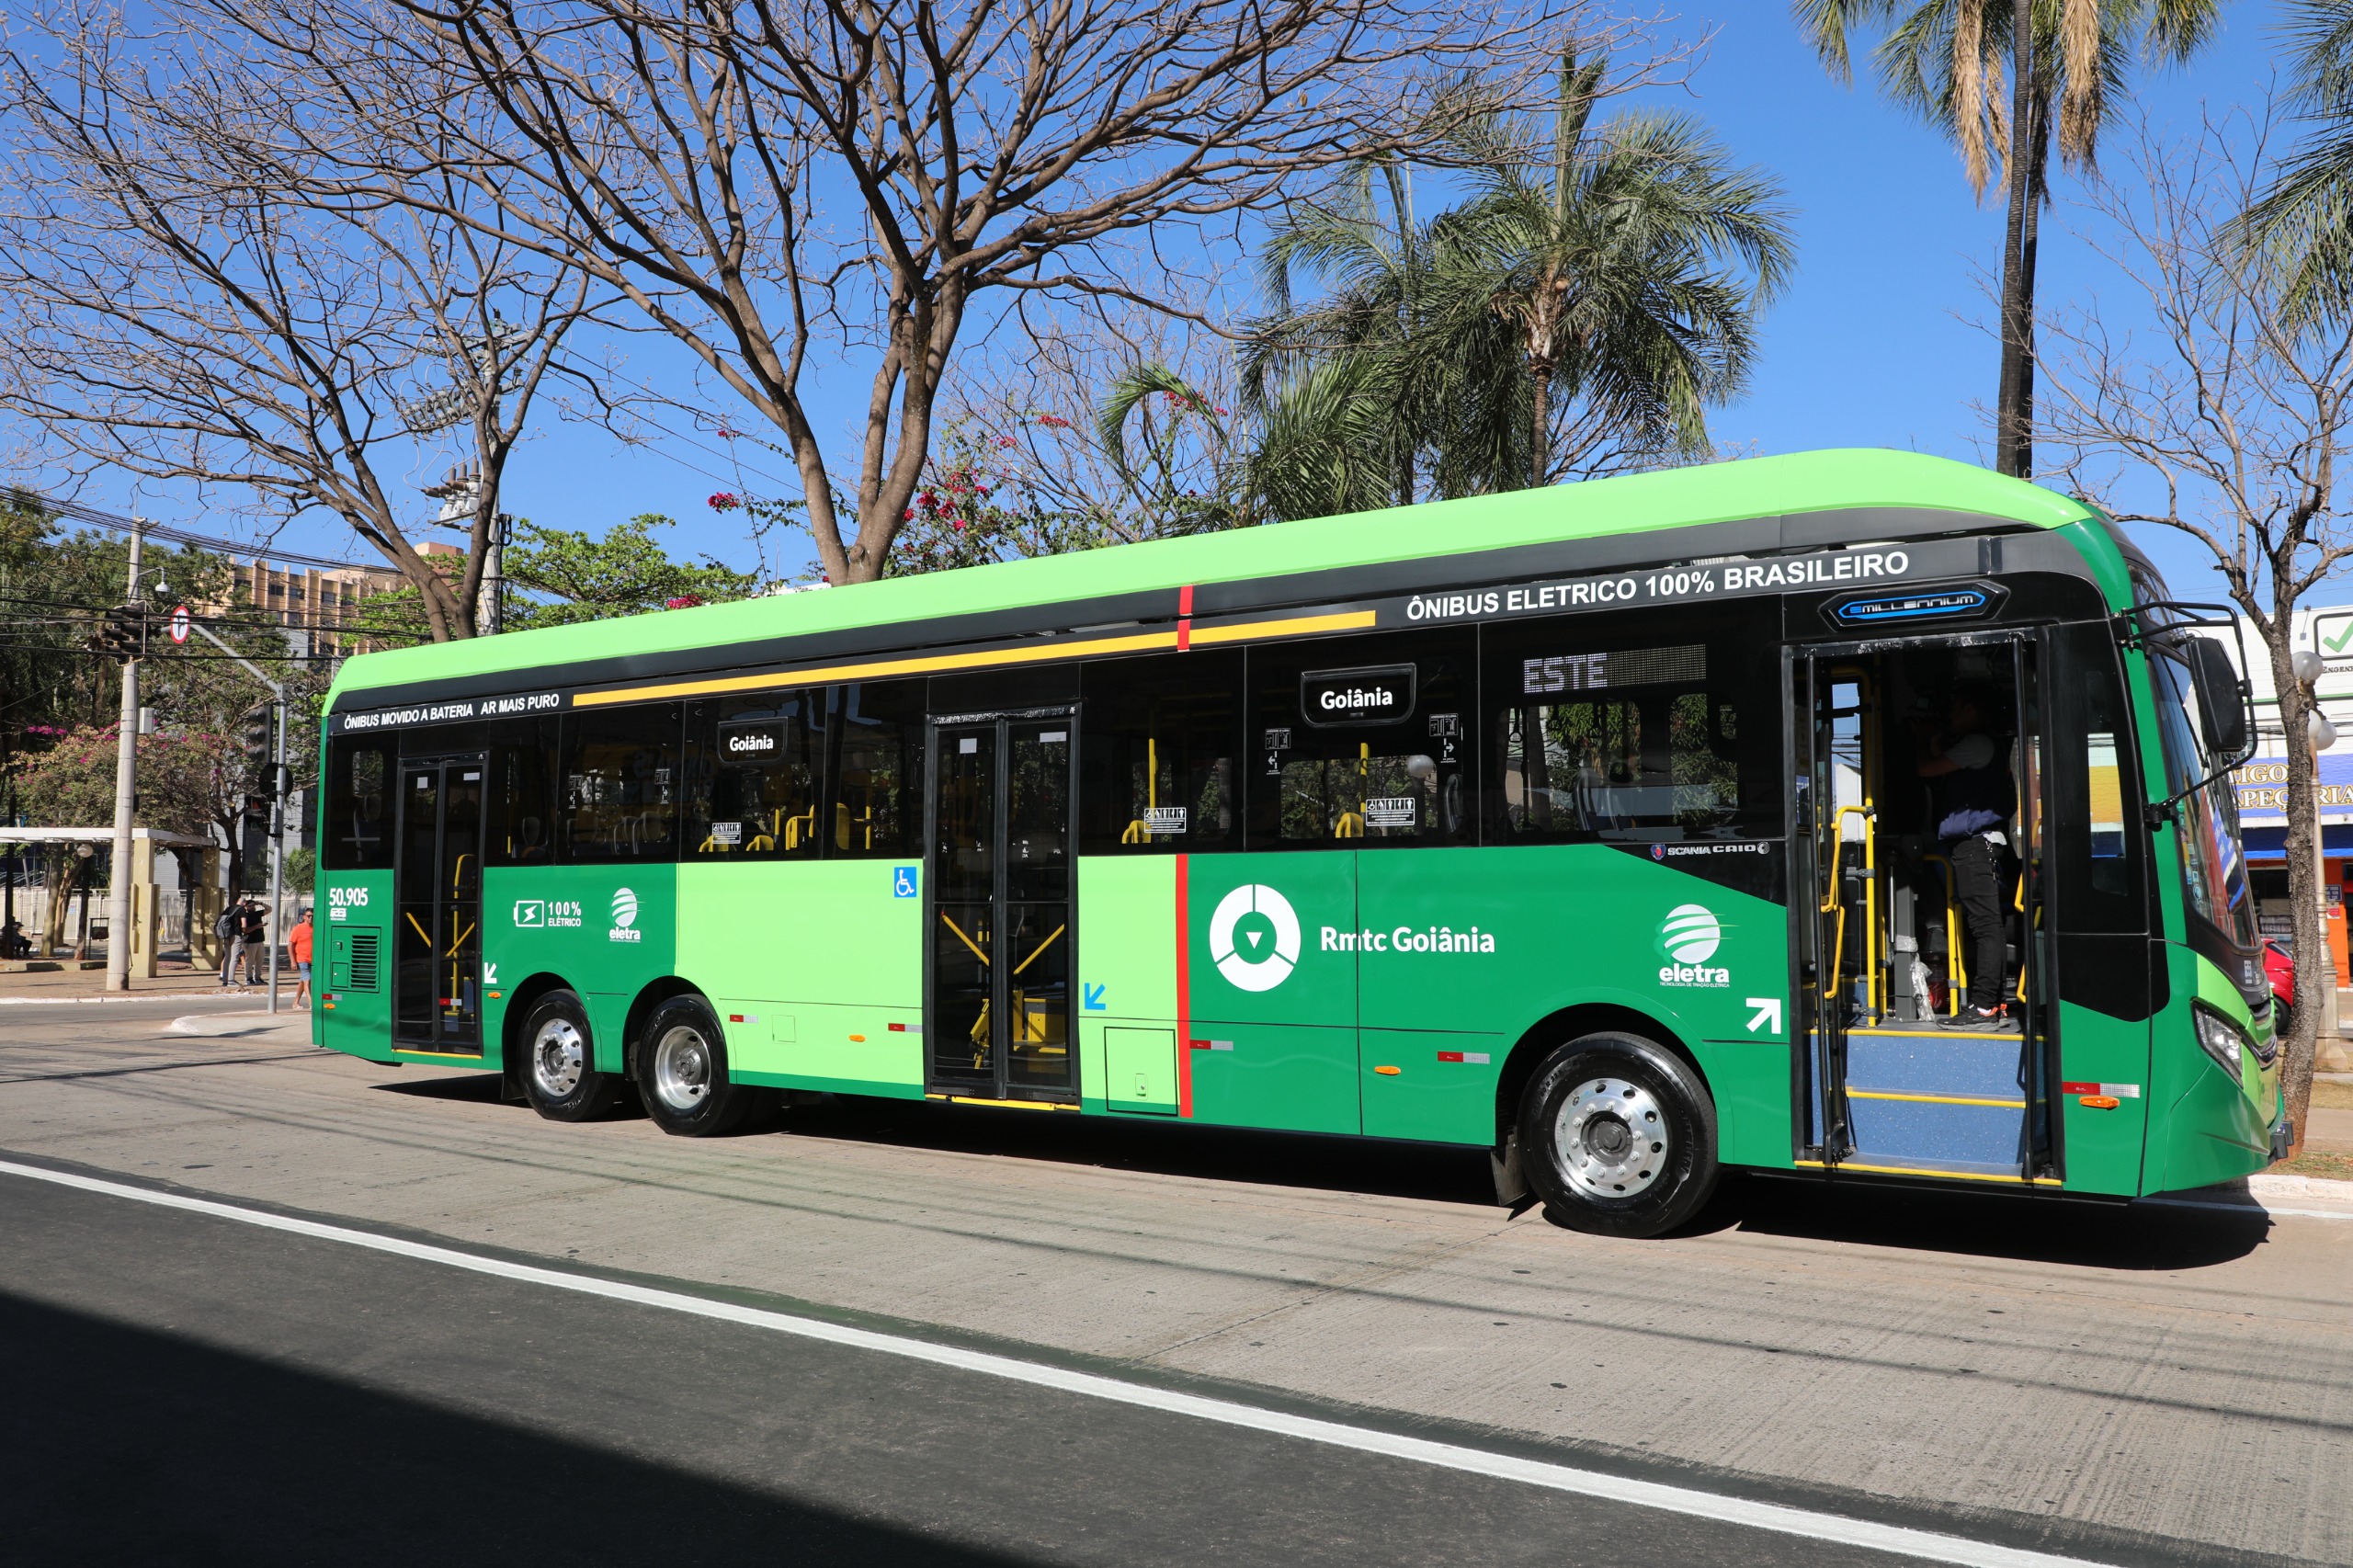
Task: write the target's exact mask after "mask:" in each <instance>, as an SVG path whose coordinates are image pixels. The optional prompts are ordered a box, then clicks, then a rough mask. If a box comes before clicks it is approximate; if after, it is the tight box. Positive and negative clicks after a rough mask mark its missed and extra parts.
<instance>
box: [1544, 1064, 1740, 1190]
mask: <svg viewBox="0 0 2353 1568" xmlns="http://www.w3.org/2000/svg"><path fill="white" fill-rule="evenodd" d="M1519 1147H1520V1152H1521V1157H1522V1159H1523V1161H1524V1162H1525V1167H1526V1169H1527V1172H1528V1180H1529V1186H1531V1187H1535V1189H1536V1192H1537V1195H1538V1196H1539V1197H1540V1198H1541V1199H1543V1200H1544V1215H1545V1218H1547V1219H1549V1220H1551V1221H1552V1222H1553V1223H1554V1224H1556V1225H1564V1226H1566V1227H1568V1228H1569V1229H1570V1230H1573V1231H1589V1232H1592V1233H1596V1234H1597V1235H1605V1236H1655V1235H1658V1234H1660V1233H1664V1232H1666V1231H1671V1230H1673V1229H1674V1228H1675V1227H1676V1226H1677V1225H1679V1224H1681V1223H1683V1221H1686V1220H1688V1219H1689V1218H1690V1217H1691V1216H1692V1215H1693V1214H1695V1213H1697V1212H1698V1211H1699V1206H1700V1205H1701V1204H1703V1203H1705V1202H1706V1201H1707V1200H1708V1195H1709V1193H1711V1191H1713V1190H1714V1189H1715V1185H1716V1176H1717V1168H1718V1167H1717V1165H1716V1108H1715V1101H1714V1100H1713V1098H1712V1097H1711V1096H1710V1095H1709V1093H1708V1088H1707V1085H1705V1084H1703V1083H1702V1082H1700V1080H1699V1074H1697V1073H1695V1072H1693V1071H1692V1070H1691V1067H1690V1065H1689V1064H1688V1063H1687V1062H1684V1060H1683V1059H1682V1058H1681V1057H1679V1056H1677V1055H1676V1054H1675V1053H1674V1052H1673V1051H1668V1050H1666V1049H1665V1047H1664V1046H1661V1045H1658V1044H1656V1043H1655V1042H1654V1041H1651V1040H1644V1039H1643V1037H1642V1036H1640V1035H1633V1034H1620V1033H1616V1032H1614V1031H1612V1032H1608V1033H1602V1034H1589V1035H1586V1036H1584V1037H1583V1038H1581V1039H1578V1040H1570V1041H1569V1042H1568V1043H1566V1044H1565V1045H1562V1046H1558V1047H1556V1048H1555V1049H1554V1050H1553V1051H1552V1055H1551V1056H1549V1057H1547V1058H1546V1059H1545V1061H1544V1062H1543V1064H1542V1065H1541V1066H1540V1067H1539V1068H1538V1069H1537V1070H1536V1075H1535V1076H1534V1077H1533V1078H1532V1079H1530V1080H1529V1085H1528V1090H1527V1093H1526V1095H1525V1096H1523V1097H1522V1098H1521V1100H1520V1108H1519Z"/></svg>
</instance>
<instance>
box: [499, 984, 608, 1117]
mask: <svg viewBox="0 0 2353 1568" xmlns="http://www.w3.org/2000/svg"><path fill="white" fill-rule="evenodd" d="M523 1052H524V1054H523V1074H522V1076H523V1097H524V1098H525V1099H527V1100H529V1101H530V1103H531V1108H532V1109H533V1110H535V1111H538V1112H539V1113H540V1115H541V1116H544V1117H546V1118H547V1119H549V1120H550V1121H593V1120H595V1119H597V1117H600V1116H602V1115H604V1114H605V1113H606V1112H607V1111H608V1110H610V1109H612V1108H613V1101H614V1100H615V1099H616V1098H618V1097H619V1096H620V1091H621V1081H620V1074H616V1073H599V1072H597V1066H596V1062H597V1054H596V1050H595V1047H594V1043H593V1037H592V1036H591V1035H590V1034H589V1031H588V1009H587V1008H585V1007H584V1006H581V1005H580V998H579V997H578V996H576V995H574V994H573V993H571V992H569V991H551V992H549V993H548V994H546V995H544V996H542V997H540V1000H539V1003H538V1005H537V1006H534V1007H532V1009H531V1012H530V1016H529V1017H527V1018H525V1019H524V1020H523Z"/></svg>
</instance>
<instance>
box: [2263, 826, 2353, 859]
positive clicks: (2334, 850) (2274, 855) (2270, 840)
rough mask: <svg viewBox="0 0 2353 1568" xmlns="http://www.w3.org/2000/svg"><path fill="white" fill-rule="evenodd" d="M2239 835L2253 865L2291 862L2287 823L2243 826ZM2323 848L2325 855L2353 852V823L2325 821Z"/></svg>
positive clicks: (2321, 842) (2321, 845)
mask: <svg viewBox="0 0 2353 1568" xmlns="http://www.w3.org/2000/svg"><path fill="white" fill-rule="evenodd" d="M2239 839H2240V842H2241V844H2242V845H2244V846H2245V849H2246V859H2247V864H2248V865H2250V866H2260V865H2264V864H2266V863H2268V864H2271V865H2275V866H2284V865H2286V864H2287V863H2288V830H2287V829H2286V828H2284V827H2245V828H2241V829H2240V830H2239ZM2320 852H2321V853H2322V854H2324V855H2345V856H2353V823H2344V824H2338V823H2323V824H2321V830H2320Z"/></svg>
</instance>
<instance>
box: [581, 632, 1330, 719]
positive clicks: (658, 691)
mask: <svg viewBox="0 0 2353 1568" xmlns="http://www.w3.org/2000/svg"><path fill="white" fill-rule="evenodd" d="M1373 619H1374V616H1373V612H1372V611H1371V610H1369V609H1367V610H1348V611H1346V612H1343V613H1340V614H1336V615H1302V616H1290V617H1288V618H1286V619H1280V620H1251V621H1245V622H1243V623H1241V624H1240V625H1237V626H1218V627H1207V628H1202V629H1200V630H1198V631H1194V632H1193V633H1192V636H1191V641H1192V642H1196V643H1200V642H1245V641H1249V640H1253V639H1256V638H1264V637H1305V636H1309V635H1312V634H1313V633H1315V632H1318V631H1355V630H1358V629H1360V628H1363V627H1368V626H1370V625H1371V624H1372V623H1373ZM1175 649H1176V631H1174V630H1173V629H1172V630H1170V631H1143V632H1136V633H1133V634H1131V635H1129V636H1125V637H1084V638H1074V639H1072V640H1071V641H1069V642H1050V643H1047V644H1045V645H1043V646H1041V647H1030V648H991V649H988V650H985V651H983V652H981V653H926V654H921V655H915V656H911V657H908V658H903V659H873V660H869V661H868V662H866V663H864V664H858V665H826V666H824V667H823V668H820V669H813V670H787V671H784V672H782V673H781V674H778V675H763V676H713V677H711V678H710V679H708V680H684V681H668V682H665V683H664V684H662V685H660V686H631V687H622V688H621V689H620V690H618V691H587V692H583V693H581V694H580V695H579V696H577V697H575V698H574V699H572V705H573V706H574V707H575V708H596V707H601V706H603V705H605V704H607V703H613V702H648V701H653V700H655V699H660V698H665V697H712V696H720V695H723V694H725V693H729V692H737V691H771V690H774V689H775V688H777V687H795V686H824V685H826V684H828V683H830V682H834V681H852V680H880V679H882V678H883V677H885V676H913V675H939V674H943V673H946V672H948V671H951V670H982V669H990V668H994V667H996V666H998V665H1034V664H1044V663H1050V662H1051V661H1054V660H1059V659H1081V658H1086V657H1089V656H1091V655H1100V654H1105V653H1153V652H1163V653H1167V652H1174V651H1175Z"/></svg>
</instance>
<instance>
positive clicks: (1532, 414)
mask: <svg viewBox="0 0 2353 1568" xmlns="http://www.w3.org/2000/svg"><path fill="white" fill-rule="evenodd" d="M1530 379H1532V380H1533V381H1535V383H1536V386H1535V389H1534V392H1535V395H1534V396H1532V397H1530V398H1529V425H1528V487H1529V489H1530V490H1541V489H1542V488H1543V487H1544V469H1545V460H1546V459H1547V458H1549V457H1551V456H1552V366H1551V365H1549V364H1543V365H1538V366H1536V367H1534V368H1533V369H1531V371H1530Z"/></svg>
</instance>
